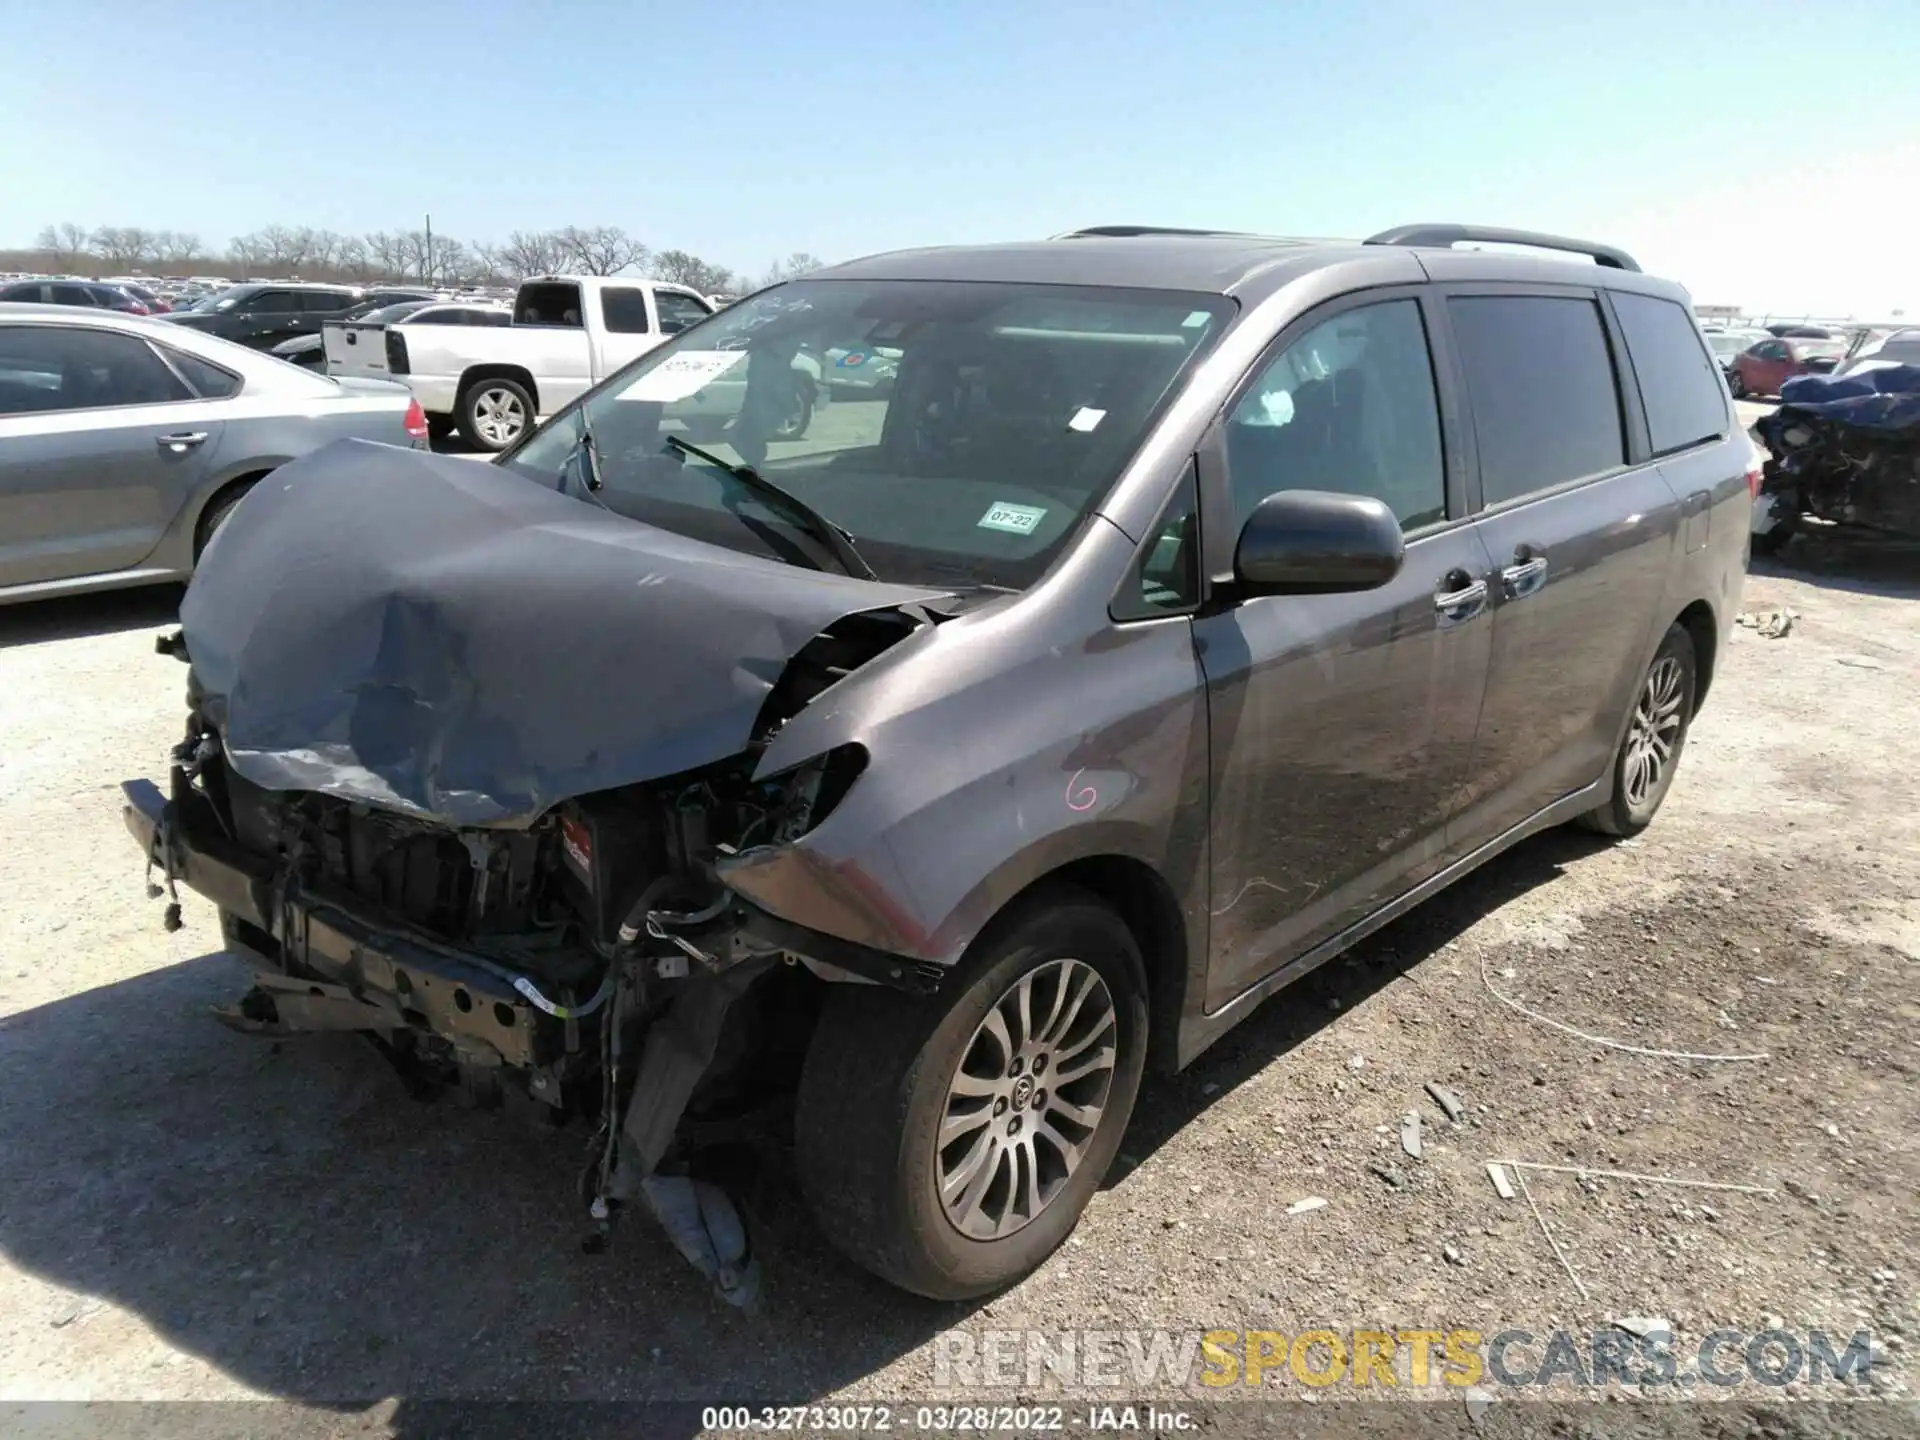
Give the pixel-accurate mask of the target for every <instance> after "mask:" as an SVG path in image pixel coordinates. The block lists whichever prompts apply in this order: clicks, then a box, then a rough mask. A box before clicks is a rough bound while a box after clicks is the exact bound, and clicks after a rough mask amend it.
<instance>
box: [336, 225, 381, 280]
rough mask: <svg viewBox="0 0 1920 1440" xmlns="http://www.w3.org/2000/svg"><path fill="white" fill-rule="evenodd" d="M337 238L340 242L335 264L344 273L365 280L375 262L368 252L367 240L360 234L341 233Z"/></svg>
mask: <svg viewBox="0 0 1920 1440" xmlns="http://www.w3.org/2000/svg"><path fill="white" fill-rule="evenodd" d="M335 238H336V239H337V240H338V241H339V242H340V243H339V246H338V248H336V249H335V251H334V255H333V263H334V266H335V267H336V268H337V269H338V270H339V271H340V273H341V274H343V275H346V276H349V277H350V278H352V279H355V280H365V279H366V278H367V276H368V274H369V272H370V271H371V270H372V268H373V262H372V260H371V259H370V257H369V256H368V254H367V242H366V241H364V240H362V239H361V238H360V237H359V236H358V235H340V236H336V237H335Z"/></svg>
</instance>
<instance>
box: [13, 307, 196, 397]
mask: <svg viewBox="0 0 1920 1440" xmlns="http://www.w3.org/2000/svg"><path fill="white" fill-rule="evenodd" d="M191 398H193V397H192V396H191V395H190V394H189V393H188V391H187V387H186V386H185V385H183V384H181V383H180V377H179V376H177V375H175V374H174V373H173V371H171V370H169V369H168V368H167V367H166V365H165V363H164V362H163V361H162V360H161V359H160V357H159V356H158V355H156V354H154V353H153V351H152V350H151V349H150V348H148V346H147V343H146V341H144V340H139V339H136V338H135V337H133V336H131V335H121V334H118V333H116V332H114V331H111V330H93V329H87V328H83V327H81V326H78V325H73V326H66V325H62V326H51V325H48V326H38V325H18V326H6V327H4V328H0V414H7V415H21V414H31V413H37V412H42V411H51V410H104V409H112V408H115V407H117V406H122V405H164V404H166V403H168V402H169V401H173V400H189V399H191Z"/></svg>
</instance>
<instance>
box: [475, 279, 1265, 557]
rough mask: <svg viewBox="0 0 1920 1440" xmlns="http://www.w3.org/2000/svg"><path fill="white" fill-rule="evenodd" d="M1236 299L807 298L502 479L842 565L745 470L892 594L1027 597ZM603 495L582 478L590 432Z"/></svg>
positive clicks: (891, 291) (994, 286) (546, 434)
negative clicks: (573, 475) (835, 535)
mask: <svg viewBox="0 0 1920 1440" xmlns="http://www.w3.org/2000/svg"><path fill="white" fill-rule="evenodd" d="M1233 310H1234V302H1233V301H1231V300H1229V299H1227V298H1225V297H1223V296H1219V295H1196V294H1185V293H1176V292H1171V291H1160V290H1128V289H1104V288H1095V287H1086V286H1056V285H1012V284H1001V283H990V282H934V281H904V280H866V281H862V280H799V281H793V282H789V283H788V284H785V285H781V286H778V287H776V288H774V289H772V290H766V291H762V292H760V293H759V294H757V295H754V296H752V297H751V298H749V299H746V300H743V301H741V302H739V303H738V304H736V305H734V306H732V307H730V308H728V309H726V310H724V311H721V312H720V313H719V314H717V315H715V316H713V317H712V318H710V319H708V320H706V321H704V322H703V323H701V324H700V325H698V326H696V327H694V328H693V329H691V330H688V331H686V332H685V333H683V334H681V335H679V336H676V337H675V338H674V339H673V340H672V341H670V342H669V343H667V344H665V345H663V346H661V347H660V348H658V349H656V350H652V351H649V352H648V353H647V354H646V355H644V356H642V357H641V358H640V359H639V360H637V361H635V362H634V363H633V364H631V365H629V366H627V367H626V368H625V369H624V370H622V371H621V372H620V373H619V374H617V375H615V376H613V377H612V378H610V379H609V380H607V381H606V382H604V383H603V384H602V385H600V386H599V387H597V388H596V389H595V390H594V391H592V392H590V393H589V394H588V395H587V396H586V398H585V399H584V400H583V401H581V402H580V403H579V404H578V405H576V406H574V407H573V408H572V409H570V410H568V411H564V412H562V413H561V414H560V415H559V416H557V417H556V418H555V419H554V420H553V421H551V422H550V423H549V424H548V425H547V426H546V427H545V428H544V429H542V430H541V431H540V432H538V433H537V434H536V435H534V436H533V437H532V438H531V439H530V440H528V441H527V442H526V443H525V444H524V445H523V446H522V447H521V448H520V449H519V450H517V451H514V452H511V453H509V454H508V455H506V456H505V457H503V461H502V463H505V464H508V465H510V466H512V467H513V468H515V469H517V470H519V471H522V472H523V473H526V474H528V475H530V476H534V477H537V478H539V479H541V480H543V481H545V482H546V483H548V484H552V485H557V486H560V487H562V488H565V489H567V493H569V494H575V495H579V496H581V497H582V498H583V499H586V501H587V503H594V501H596V500H597V501H599V502H603V503H604V504H606V506H607V507H608V508H609V509H612V510H615V511H617V512H619V513H621V514H623V515H627V516H629V517H631V518H633V519H636V520H641V521H644V522H646V523H647V524H650V525H658V526H661V527H662V528H664V529H668V530H673V531H676V532H678V533H680V534H683V535H689V536H693V537H695V538H697V539H701V540H706V541H709V542H712V543H714V544H719V545H725V546H729V547H731V548H733V549H736V550H745V551H749V552H752V553H755V554H764V555H772V556H775V557H778V558H780V559H784V560H788V561H790V562H794V563H802V564H818V563H825V564H828V565H831V564H832V563H833V562H832V560H831V558H830V557H823V556H822V553H821V547H820V544H819V542H818V540H817V537H814V536H811V535H809V534H808V533H807V532H806V531H805V529H804V528H803V527H800V526H798V525H797V524H796V523H795V520H794V517H793V515H792V514H791V513H789V508H790V507H789V508H783V507H781V506H780V505H779V504H778V503H776V502H774V501H773V500H772V498H771V497H768V496H766V495H764V494H757V493H755V491H754V489H753V487H752V486H750V485H749V484H747V483H745V482H743V481H742V480H740V479H739V478H738V477H736V476H733V475H730V474H728V473H727V470H726V468H725V467H724V466H721V465H716V464H713V463H711V462H710V461H707V460H704V459H701V458H700V457H698V456H694V455H689V454H687V453H685V452H684V451H681V450H678V449H676V448H674V447H672V446H669V445H668V444H667V443H666V441H667V439H668V437H670V436H672V437H678V438H680V439H682V440H685V441H687V442H689V443H690V444H693V445H696V446H698V447H700V448H701V449H703V450H706V451H709V452H711V453H712V454H713V455H714V456H715V457H716V458H718V459H720V460H723V461H725V462H726V464H727V465H731V466H738V465H748V466H752V467H753V468H754V469H756V470H758V471H759V472H760V473H761V474H762V475H764V476H765V477H766V478H767V479H768V480H770V481H772V482H773V483H774V484H775V485H777V486H779V487H780V488H781V489H784V490H787V491H789V492H791V493H792V494H793V495H794V496H796V497H798V498H799V499H801V500H802V501H804V502H805V503H806V504H807V505H809V506H811V507H812V508H813V509H814V510H817V511H818V512H820V514H821V515H822V516H824V517H826V519H827V520H829V521H831V522H832V523H833V524H835V525H837V526H838V527H839V528H840V529H842V530H844V531H846V532H847V533H848V534H849V535H850V536H851V537H852V539H853V541H854V543H855V544H856V545H857V546H858V547H859V553H860V555H861V556H862V557H863V559H864V560H865V562H866V563H867V564H869V565H870V566H871V567H872V568H873V570H874V571H875V572H876V574H877V575H878V576H879V577H880V578H881V579H883V580H889V581H899V582H904V583H910V584H926V585H946V586H964V585H997V586H1005V587H1009V588H1015V589H1023V588H1025V587H1026V586H1028V585H1030V584H1032V583H1033V582H1034V581H1035V580H1036V579H1038V578H1039V576H1040V575H1041V573H1042V572H1043V571H1044V570H1045V569H1046V567H1047V565H1048V564H1049V563H1051V561H1052V559H1053V557H1054V556H1055V555H1057V554H1058V553H1059V552H1060V550H1061V548H1062V547H1063V546H1064V545H1065V544H1066V542H1067V540H1068V539H1069V537H1070V536H1071V535H1072V534H1073V533H1074V532H1075V530H1076V529H1077V528H1078V526H1079V524H1080V522H1081V520H1082V519H1083V518H1084V517H1085V516H1086V515H1087V514H1088V512H1089V511H1091V510H1092V509H1093V507H1094V506H1095V505H1097V504H1098V503H1099V501H1100V500H1101V499H1102V498H1103V497H1104V496H1105V495H1106V492H1107V490H1108V489H1109V488H1110V487H1111V486H1112V484H1113V482H1114V480H1115V479H1116V478H1118V476H1119V474H1120V471H1121V469H1122V467H1124V466H1125V464H1126V462H1127V460H1128V459H1129V458H1130V457H1131V456H1132V454H1133V452H1134V451H1135V449H1136V448H1137V447H1138V446H1139V444H1140V441H1141V440H1142V438H1143V437H1144V436H1145V434H1146V432H1147V430H1148V427H1149V425H1150V424H1151V422H1152V420H1153V418H1154V416H1155V414H1156V412H1157V411H1158V409H1159V407H1160V406H1161V404H1162V402H1163V401H1164V400H1165V399H1166V398H1167V397H1168V395H1169V394H1170V393H1171V391H1172V390H1173V388H1174V386H1175V385H1176V383H1177V382H1178V381H1179V380H1180V379H1181V378H1182V377H1183V376H1184V374H1185V373H1186V372H1187V371H1188V370H1189V369H1190V368H1191V366H1192V364H1193V361H1194V358H1195V357H1196V356H1197V355H1199V354H1200V353H1202V352H1203V351H1204V350H1205V349H1206V348H1207V347H1208V346H1209V345H1210V344H1211V343H1212V341H1213V340H1214V339H1215V338H1216V337H1217V336H1218V334H1219V333H1220V331H1221V330H1222V329H1223V328H1224V327H1225V325H1226V324H1227V322H1228V321H1229V320H1230V319H1231V317H1232V314H1233ZM583 420H584V423H585V425H586V426H587V427H588V428H589V429H590V430H591V432H592V439H593V447H592V448H593V450H594V451H595V452H596V458H597V461H598V471H599V478H600V480H601V482H602V488H601V489H600V490H599V491H598V492H597V493H594V492H588V491H587V490H586V489H585V488H584V486H582V485H580V484H578V483H576V481H574V480H572V479H569V478H567V477H568V476H569V472H571V471H574V470H575V468H576V455H577V453H578V451H579V448H580V447H579V441H580V438H581V430H582V423H583Z"/></svg>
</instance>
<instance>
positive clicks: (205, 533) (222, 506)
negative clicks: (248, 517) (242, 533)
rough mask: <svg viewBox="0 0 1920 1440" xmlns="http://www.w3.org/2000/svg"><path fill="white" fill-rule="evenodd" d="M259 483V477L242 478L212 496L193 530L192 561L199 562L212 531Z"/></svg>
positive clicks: (220, 524)
mask: <svg viewBox="0 0 1920 1440" xmlns="http://www.w3.org/2000/svg"><path fill="white" fill-rule="evenodd" d="M258 483H259V477H258V476H256V477H255V478H254V479H252V480H243V481H241V482H240V483H239V484H237V485H233V486H231V487H229V488H228V489H226V490H223V491H222V492H221V493H220V494H218V495H216V496H214V497H213V500H212V501H211V503H209V504H208V506H207V508H206V509H205V510H203V511H202V512H201V514H200V523H199V525H197V526H196V527H195V528H194V532H193V563H194V564H196V565H198V564H199V563H200V556H201V554H202V553H203V552H204V551H205V550H206V548H207V544H208V542H209V541H211V540H212V539H213V532H214V531H216V530H218V529H219V528H220V527H221V526H222V525H224V524H226V523H227V517H228V516H229V515H231V514H233V512H234V509H235V507H237V506H238V505H239V504H240V502H241V501H242V500H244V499H246V498H247V492H248V491H249V490H251V489H253V487H254V486H255V485H256V484H258Z"/></svg>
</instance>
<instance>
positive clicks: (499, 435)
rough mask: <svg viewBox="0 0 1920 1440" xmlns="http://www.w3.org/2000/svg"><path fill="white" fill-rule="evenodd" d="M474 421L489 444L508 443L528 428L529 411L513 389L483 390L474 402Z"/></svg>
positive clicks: (475, 426)
mask: <svg viewBox="0 0 1920 1440" xmlns="http://www.w3.org/2000/svg"><path fill="white" fill-rule="evenodd" d="M473 422H474V428H475V429H476V430H478V431H479V432H480V434H481V436H482V437H483V438H484V439H485V440H486V442H487V443H488V444H489V445H507V444H510V443H512V442H513V441H514V440H516V439H518V438H519V436H520V432H521V431H522V430H523V429H525V428H526V424H527V411H526V407H525V406H523V405H522V404H521V403H520V397H519V396H518V395H516V394H514V393H513V392H512V391H511V390H482V391H481V392H480V395H479V398H477V399H476V400H475V401H474V402H473Z"/></svg>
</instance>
